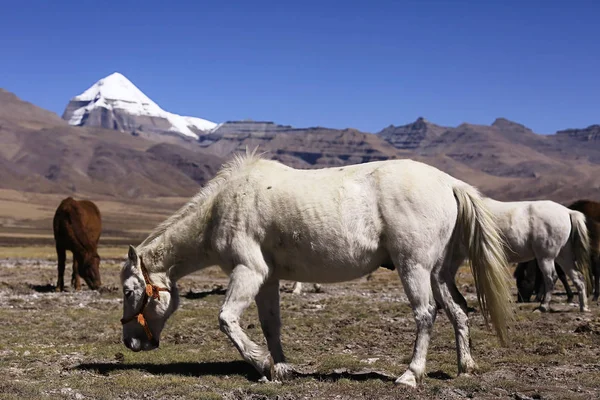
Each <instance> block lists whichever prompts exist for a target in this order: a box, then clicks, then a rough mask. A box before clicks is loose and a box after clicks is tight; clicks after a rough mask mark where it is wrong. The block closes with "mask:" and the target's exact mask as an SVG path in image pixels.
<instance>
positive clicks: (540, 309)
mask: <svg viewBox="0 0 600 400" xmlns="http://www.w3.org/2000/svg"><path fill="white" fill-rule="evenodd" d="M536 311H537V312H542V313H547V312H548V311H550V309H549V308H548V307H546V306H539V307H536V308H534V309H533V312H536Z"/></svg>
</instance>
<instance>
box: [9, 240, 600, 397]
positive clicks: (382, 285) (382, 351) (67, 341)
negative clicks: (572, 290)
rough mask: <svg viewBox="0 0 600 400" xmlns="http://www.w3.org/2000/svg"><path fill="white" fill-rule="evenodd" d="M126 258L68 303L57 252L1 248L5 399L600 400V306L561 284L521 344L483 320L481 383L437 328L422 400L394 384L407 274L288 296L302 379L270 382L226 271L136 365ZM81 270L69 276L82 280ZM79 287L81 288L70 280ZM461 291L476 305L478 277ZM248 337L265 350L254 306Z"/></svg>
mask: <svg viewBox="0 0 600 400" xmlns="http://www.w3.org/2000/svg"><path fill="white" fill-rule="evenodd" d="M125 252H126V247H119V248H107V247H103V248H101V249H100V254H101V256H102V257H103V262H102V266H101V271H102V280H103V282H104V285H105V288H104V289H103V290H101V291H99V292H96V291H89V290H87V288H86V287H85V286H84V289H83V290H82V291H80V292H73V291H68V292H66V293H55V292H54V284H55V282H56V263H55V255H54V252H53V249H52V248H51V247H39V246H34V247H3V248H0V398H1V399H23V398H67V399H86V398H95V399H101V398H107V399H131V398H133V399H138V398H140V399H142V398H164V399H184V398H185V399H188V398H198V399H219V398H225V399H245V398H252V399H266V398H274V399H275V398H277V399H301V398H332V399H355V398H369V399H372V398H376V399H396V398H400V399H430V398H439V399H460V398H475V399H592V398H600V307H599V306H598V304H593V305H592V312H591V313H589V314H581V313H579V312H578V311H577V308H576V307H575V306H573V305H568V304H565V303H564V302H565V296H564V293H562V287H560V286H559V288H558V289H557V292H556V293H555V297H554V300H553V305H552V306H553V308H554V311H555V312H552V313H548V314H540V313H538V312H533V309H534V306H535V305H534V304H525V305H516V308H515V309H516V314H517V323H516V324H515V326H514V327H513V328H512V329H511V343H510V345H509V346H508V347H500V346H499V344H498V342H497V340H496V339H495V337H494V335H493V333H492V331H491V330H489V329H487V328H486V327H485V325H484V321H483V319H482V317H481V315H480V314H479V313H477V312H475V313H473V314H471V329H472V344H473V355H474V357H475V360H476V361H477V363H478V365H479V371H478V373H477V374H476V375H474V376H470V377H462V376H461V377H458V378H457V377H456V371H457V368H456V353H455V346H454V334H453V331H452V328H451V326H450V324H449V322H448V319H447V318H446V316H445V315H442V314H440V315H439V316H438V319H437V321H436V325H435V331H434V336H433V339H432V343H431V346H430V350H429V356H428V366H427V367H428V368H427V370H428V376H427V378H426V379H425V381H424V384H423V386H422V387H420V388H419V389H416V390H413V389H409V388H406V387H401V386H396V385H395V384H394V383H393V380H394V379H395V377H396V376H399V375H400V374H401V373H402V372H403V371H404V370H405V368H406V366H407V362H408V361H409V358H410V356H411V351H412V345H413V340H414V333H415V325H414V322H413V319H412V314H411V310H410V307H409V306H408V304H407V301H406V297H405V296H404V293H403V291H402V289H401V285H400V282H399V279H398V277H397V276H396V274H395V272H391V271H387V270H383V269H382V270H379V271H378V272H377V273H376V274H375V276H374V278H373V279H372V280H370V281H367V280H366V279H360V280H357V281H352V282H347V283H343V284H335V285H323V292H319V293H316V292H314V290H313V288H312V286H311V285H306V286H305V289H307V292H306V293H304V294H302V295H293V294H292V293H290V287H291V283H289V282H285V283H284V285H282V302H281V303H282V318H283V344H284V348H285V350H286V353H287V355H288V358H289V360H290V361H291V362H292V363H294V364H295V365H296V366H297V367H298V369H299V370H301V371H303V374H302V375H299V376H297V377H295V378H293V379H291V380H290V381H287V382H284V383H259V382H258V378H259V377H258V376H257V374H256V373H255V372H254V371H253V369H252V368H251V367H250V366H248V365H247V364H245V363H244V362H243V361H241V359H240V357H239V354H238V353H237V351H236V350H235V348H234V347H233V345H232V344H231V343H230V342H229V341H228V339H227V338H226V337H225V335H224V334H222V333H221V332H220V331H219V328H218V322H217V314H218V309H219V307H220V304H221V302H222V300H223V294H224V288H225V287H226V285H227V279H226V277H225V276H224V275H223V274H222V273H221V272H220V271H219V270H218V269H209V270H205V271H203V272H199V273H196V274H193V275H191V276H189V277H186V278H184V279H182V280H181V281H180V282H179V286H180V292H181V294H182V301H181V307H180V310H179V311H178V312H176V313H175V315H174V316H173V317H172V318H171V319H170V320H169V322H168V323H167V326H166V328H165V330H164V332H163V336H162V338H161V347H160V349H158V350H155V351H152V352H141V353H133V352H130V351H129V350H127V349H126V348H125V347H124V346H123V345H122V343H121V325H120V323H119V319H120V318H121V294H120V287H119V280H118V279H119V278H118V273H119V268H120V263H121V258H120V257H121V254H123V255H124V253H125ZM68 274H70V268H68V269H67V277H70V276H69V275H68ZM66 281H70V279H68V278H67V279H66ZM458 282H459V287H461V289H462V292H463V294H465V295H466V296H467V298H468V300H469V301H470V305H471V306H474V307H476V300H475V294H474V289H473V286H472V282H471V279H470V275H469V273H468V271H467V270H461V271H460V272H459V277H458ZM243 326H244V327H246V328H247V330H248V333H249V334H250V336H251V337H253V338H254V339H255V340H258V341H260V342H261V343H264V339H263V338H262V334H261V331H260V325H259V323H258V319H257V313H256V309H255V308H251V309H250V310H248V311H247V312H246V314H245V315H244V318H243Z"/></svg>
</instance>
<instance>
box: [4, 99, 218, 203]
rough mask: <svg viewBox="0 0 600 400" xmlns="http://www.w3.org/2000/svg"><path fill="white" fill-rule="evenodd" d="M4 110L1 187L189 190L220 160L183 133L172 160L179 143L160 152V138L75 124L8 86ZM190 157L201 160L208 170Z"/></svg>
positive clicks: (121, 193)
mask: <svg viewBox="0 0 600 400" xmlns="http://www.w3.org/2000/svg"><path fill="white" fill-rule="evenodd" d="M0 110H2V112H1V113H0V141H1V142H2V146H1V150H0V188H7V189H16V190H20V191H28V192H39V193H61V194H65V195H66V194H69V195H79V196H82V195H101V196H111V197H117V198H136V197H139V196H190V195H192V194H194V193H195V192H196V191H197V190H198V188H199V187H200V183H202V182H204V181H205V180H206V179H208V178H209V177H210V176H212V174H213V173H214V171H215V170H216V168H217V167H218V166H219V165H220V164H221V163H222V159H221V158H219V157H216V156H214V155H210V154H205V153H204V152H203V151H202V149H201V148H200V146H199V145H198V144H197V143H196V142H192V143H190V142H188V141H185V139H180V140H178V141H177V142H178V143H180V144H181V146H180V147H179V149H180V154H181V155H180V156H179V162H174V160H173V157H172V154H173V153H177V151H176V150H173V149H171V150H169V151H167V150H163V151H159V150H157V149H156V148H153V147H154V146H155V145H156V142H153V141H150V140H147V139H145V138H143V137H139V136H134V135H131V134H125V133H122V132H117V131H113V130H106V129H99V128H80V127H71V126H69V125H67V123H66V122H65V121H63V120H61V119H60V118H59V117H58V116H57V115H55V114H53V113H50V112H48V111H45V110H42V109H40V108H38V107H35V106H33V105H31V104H30V103H27V102H24V101H22V100H20V99H19V98H18V97H16V96H15V95H13V94H11V93H8V92H5V91H2V92H0ZM166 140H169V139H166ZM164 146H165V147H166V148H168V145H167V144H164ZM173 146H174V145H173ZM183 146H188V147H190V146H193V147H195V148H196V151H194V152H191V151H190V150H187V149H186V148H184V147H183ZM190 162H192V163H197V164H198V165H201V166H202V168H203V171H204V176H199V173H198V171H197V170H194V169H193V168H191V169H190V166H189V165H188V164H189V163H190ZM186 163H187V164H186ZM205 166H208V167H205Z"/></svg>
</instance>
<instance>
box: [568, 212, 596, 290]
mask: <svg viewBox="0 0 600 400" xmlns="http://www.w3.org/2000/svg"><path fill="white" fill-rule="evenodd" d="M569 216H570V217H571V237H570V241H571V247H572V248H573V255H574V258H575V260H574V261H575V269H576V270H577V271H579V272H580V273H581V274H582V275H583V278H584V279H585V287H586V291H587V293H591V290H592V277H591V274H590V272H591V271H590V254H591V253H590V239H589V234H588V229H587V224H586V217H585V215H583V214H582V213H580V212H579V211H573V210H569Z"/></svg>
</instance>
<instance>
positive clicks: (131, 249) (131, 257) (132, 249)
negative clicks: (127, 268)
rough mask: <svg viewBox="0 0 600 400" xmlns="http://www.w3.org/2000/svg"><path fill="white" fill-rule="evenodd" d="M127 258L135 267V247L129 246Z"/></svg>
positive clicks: (136, 258) (136, 259)
mask: <svg viewBox="0 0 600 400" xmlns="http://www.w3.org/2000/svg"><path fill="white" fill-rule="evenodd" d="M127 257H129V260H130V261H131V262H132V263H133V264H134V265H137V261H138V255H137V252H136V251H135V247H133V246H132V245H129V253H128V254H127Z"/></svg>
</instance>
